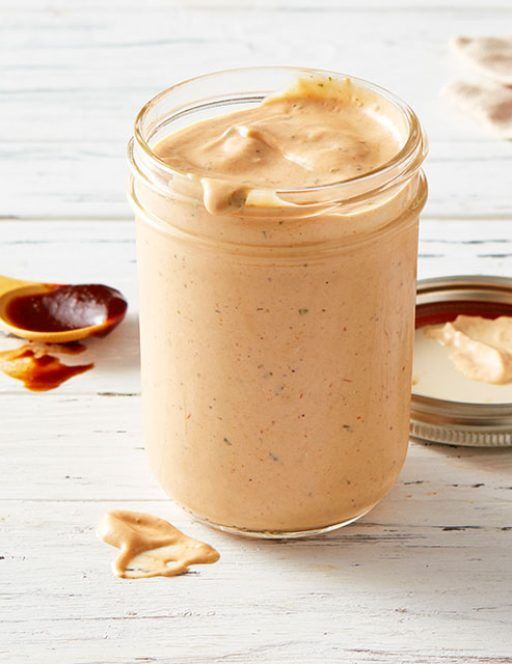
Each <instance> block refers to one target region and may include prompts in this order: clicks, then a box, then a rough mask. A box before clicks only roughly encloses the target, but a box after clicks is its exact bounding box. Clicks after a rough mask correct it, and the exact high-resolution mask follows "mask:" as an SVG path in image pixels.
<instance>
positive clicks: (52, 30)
mask: <svg viewBox="0 0 512 664" xmlns="http://www.w3.org/2000/svg"><path fill="white" fill-rule="evenodd" d="M121 6H123V10H121V9H120V7H121ZM194 7H195V6H194V5H191V6H189V5H188V4H187V3H185V2H174V3H167V2H164V1H163V0H160V1H159V2H151V3H147V4H146V5H144V11H145V12H147V13H145V20H141V9H140V5H138V4H135V3H131V2H126V5H123V4H122V3H121V4H120V0H118V2H117V3H116V4H111V3H103V4H101V5H100V4H97V5H90V4H88V3H84V2H82V1H78V0H75V2H73V3H69V2H64V0H57V1H56V2H54V3H52V4H45V3H43V4H37V3H34V2H26V3H15V4H14V5H13V4H10V3H8V2H7V3H3V4H2V6H1V7H0V35H1V41H0V43H1V49H2V51H1V57H0V101H1V104H0V142H1V146H2V147H1V149H0V178H1V180H0V181H2V183H3V188H2V190H3V196H2V202H1V206H0V214H2V215H3V216H11V215H12V216H32V217H34V216H46V217H48V216H63V215H70V216H90V215H101V216H107V217H117V216H127V215H128V214H129V213H128V209H127V205H126V202H125V198H124V188H125V182H126V167H125V164H124V160H125V158H124V155H125V144H126V141H127V138H128V137H129V135H130V133H131V123H132V120H133V118H134V116H135V113H136V111H137V110H138V108H139V107H140V106H141V105H142V103H143V102H144V101H146V100H147V99H148V98H149V97H151V96H152V95H154V94H155V93H156V92H157V91H159V90H160V89H162V88H164V87H166V86H167V85H169V84H171V83H173V82H175V81H177V80H179V79H183V78H186V77H188V76H191V75H196V74H199V73H201V72H204V71H211V70H214V69H222V68H225V67H233V66H244V65H256V64H275V63H279V62H285V63H290V64H308V65H310V66H321V67H325V68H332V69H335V70H345V71H348V72H351V73H353V74H357V75H360V76H363V77H366V78H369V79H372V80H375V81H378V82H380V83H381V84H383V85H384V86H387V87H389V88H390V89H392V90H394V91H395V92H397V93H398V94H400V95H401V96H403V97H404V98H405V99H407V100H408V101H409V102H410V103H411V104H412V105H413V106H414V107H415V109H416V110H417V112H418V113H419V115H420V117H421V118H422V120H423V122H424V124H425V127H426V129H427V132H428V134H429V136H430V140H431V144H432V156H431V159H430V163H429V165H428V166H427V168H428V171H429V175H430V178H431V184H432V186H431V197H430V201H429V207H428V211H427V212H428V214H429V215H432V216H439V217H440V216H443V215H444V216H446V215H453V216H456V215H459V216H460V215H490V214H503V211H504V210H505V211H506V212H507V213H510V209H511V208H510V202H509V195H508V194H509V188H510V187H509V184H510V183H509V178H508V177H507V173H508V172H509V171H510V159H511V158H512V156H511V153H510V149H509V145H508V144H507V143H500V142H498V141H495V140H493V139H492V138H490V137H489V136H487V135H486V134H485V133H482V131H481V130H480V129H479V128H478V127H475V126H473V124H472V123H471V122H470V121H469V120H466V119H465V118H461V116H460V115H459V114H458V113H456V112H454V111H453V110H452V109H450V108H449V107H448V106H447V104H446V102H445V101H443V100H441V99H440V97H439V91H440V89H441V87H442V86H443V85H444V83H445V82H446V81H447V80H448V79H449V78H450V77H452V76H453V75H455V73H456V71H458V65H456V63H455V59H454V58H453V56H452V55H450V53H449V49H448V39H449V37H450V36H452V35H453V34H455V33H464V32H466V33H470V34H474V33H477V34H485V33H488V34H497V33H498V34H499V33H501V32H502V31H503V25H505V24H506V23H507V21H510V20H511V18H512V6H510V4H509V3H505V4H502V3H501V4H500V3H498V4H493V5H492V6H489V7H487V6H485V5H484V4H483V3H482V4H481V5H476V6H474V7H473V8H466V9H464V8H463V7H462V3H461V4H460V5H458V7H455V6H454V5H453V3H452V4H451V5H450V7H443V6H441V5H435V6H434V7H430V6H428V5H427V3H425V2H421V3H418V4H414V5H408V9H407V11H405V12H404V3H403V2H398V3H391V4H389V3H384V4H383V5H382V6H380V5H379V4H378V3H374V4H373V6H372V9H371V11H369V10H368V9H367V7H366V5H363V6H359V5H358V4H357V3H356V4H354V3H353V4H346V3H342V4H340V5H337V4H336V3H333V4H332V6H328V5H320V6H319V7H316V5H315V7H314V11H313V7H311V6H306V4H305V3H303V4H302V5H300V3H299V5H297V4H290V5H288V4H286V3H284V4H278V5H270V4H269V5H268V6H265V7H263V6H261V5H257V6H256V5H254V4H252V5H248V4H242V5H240V6H236V5H233V4H229V3H228V4H227V5H225V6H224V7H220V6H217V5H213V4H212V5H211V6H210V5H208V6H205V7H196V8H194ZM292 10H293V11H292Z"/></svg>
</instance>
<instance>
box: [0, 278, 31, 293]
mask: <svg viewBox="0 0 512 664" xmlns="http://www.w3.org/2000/svg"><path fill="white" fill-rule="evenodd" d="M31 283H32V282H31V281H23V280H21V279H11V277H5V276H4V275H2V274H0V297H1V296H2V295H3V294H4V293H8V292H9V291H10V290H13V289H15V288H20V287H21V286H29V285H30V284H31Z"/></svg>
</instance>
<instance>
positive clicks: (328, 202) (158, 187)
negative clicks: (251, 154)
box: [129, 67, 427, 217]
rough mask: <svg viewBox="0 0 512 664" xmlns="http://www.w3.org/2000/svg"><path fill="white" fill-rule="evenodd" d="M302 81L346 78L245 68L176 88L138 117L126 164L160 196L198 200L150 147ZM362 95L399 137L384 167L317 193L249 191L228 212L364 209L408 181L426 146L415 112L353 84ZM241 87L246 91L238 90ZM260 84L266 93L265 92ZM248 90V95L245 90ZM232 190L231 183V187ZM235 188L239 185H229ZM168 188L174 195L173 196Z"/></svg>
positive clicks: (196, 191)
mask: <svg viewBox="0 0 512 664" xmlns="http://www.w3.org/2000/svg"><path fill="white" fill-rule="evenodd" d="M301 76H309V77H311V76H317V77H324V78H325V77H327V76H329V77H330V78H332V77H336V78H337V79H340V80H342V79H343V78H345V77H344V76H342V75H340V74H334V73H332V72H325V71H321V70H307V69H300V68H280V67H270V68H265V67H264V68H247V69H243V70H230V71H225V72H217V73H214V74H208V75H206V76H201V77H198V78H196V79H192V80H189V81H186V82H184V83H180V84H178V85H176V86H173V87H172V88H169V89H168V90H165V91H164V92H162V93H160V94H159V95H157V97H155V98H154V99H152V100H151V101H150V102H148V103H147V104H146V105H145V106H144V107H143V109H142V110H141V111H140V113H139V115H138V117H137V120H136V124H135V136H134V139H133V140H132V141H131V143H130V147H129V158H130V164H131V167H132V172H133V175H134V177H135V178H136V179H139V178H141V179H143V180H144V181H145V186H146V187H148V188H151V189H152V190H153V191H154V192H155V193H158V194H159V195H162V196H165V195H171V194H172V193H177V194H179V195H182V196H191V197H192V198H195V199H199V198H201V197H203V200H204V193H205V192H204V190H203V189H202V187H201V186H198V182H197V181H196V182H193V181H192V180H191V179H190V178H189V177H187V174H186V173H179V172H177V171H175V170H173V169H172V168H171V167H170V166H169V165H168V164H166V163H165V162H164V161H163V160H161V159H159V157H158V156H157V154H156V152H155V150H154V148H155V145H157V144H158V143H159V142H160V141H161V140H162V139H163V138H165V137H166V136H167V135H169V134H170V133H173V132H174V131H177V130H179V129H181V128H183V127H186V126H187V125H190V124H194V123H196V122H198V121H201V120H203V119H205V118H207V117H210V118H211V117H212V114H214V115H224V114H226V113H229V112H232V111H233V110H240V109H243V108H248V107H251V106H252V107H253V106H255V105H258V104H260V103H261V101H262V100H263V99H264V98H265V97H266V96H268V95H269V94H273V93H275V92H276V90H282V89H284V88H286V87H288V86H289V84H290V81H294V80H297V79H298V78H300V77H301ZM351 80H352V82H353V84H354V85H355V86H356V87H357V89H360V90H361V91H362V92H364V93H368V94H371V95H373V96H374V97H375V99H377V100H378V102H379V104H380V106H381V107H382V108H383V109H385V114H386V115H387V116H388V117H389V121H390V122H391V123H392V124H393V125H394V126H395V127H396V129H397V132H398V133H399V134H400V135H401V137H402V146H401V148H400V150H399V151H398V153H397V154H396V155H395V156H394V157H393V158H392V159H391V160H390V161H389V162H387V163H385V164H383V165H382V166H380V167H379V168H377V169H376V170H374V171H372V172H369V173H366V174H364V175H362V176H358V177H355V178H352V179H350V180H345V181H341V182H334V183H332V184H324V185H320V186H317V187H306V188H282V189H259V188H254V189H251V190H250V193H249V194H248V196H247V205H244V206H243V209H238V208H236V207H235V208H233V209H231V210H230V211H229V212H230V213H231V214H234V215H239V214H241V215H243V216H244V217H257V216H265V217H268V216H272V215H274V214H276V215H278V216H282V215H287V216H288V215H291V216H293V215H295V216H297V217H303V216H314V215H315V214H319V213H325V212H326V210H328V209H330V208H332V207H336V208H339V207H340V206H343V207H344V208H345V209H351V208H353V207H354V206H357V205H365V204H366V203H367V202H368V201H371V200H372V199H374V198H375V197H379V196H381V195H382V194H383V193H384V192H386V191H387V190H390V189H396V188H397V187H400V186H402V185H404V184H405V183H406V182H407V181H408V180H410V179H412V178H413V177H414V175H415V174H416V172H417V171H418V169H419V168H420V167H421V164H422V162H423V160H424V158H425V155H426V151H427V144H426V139H425V135H424V133H423V130H422V128H421V125H420V123H419V121H418V119H417V117H416V115H415V114H414V112H413V111H412V110H411V109H410V108H409V107H408V106H407V105H406V104H404V103H403V102H402V101H401V100H399V99H398V98H396V97H395V96H394V95H392V94H391V93H389V92H388V91H386V90H384V89H381V88H379V87H378V86H375V85H373V84H371V83H368V82H367V81H362V80H359V79H356V78H353V77H352V78H351ZM241 86H243V87H241ZM262 86H265V89H264V90H263V91H262ZM248 88H249V91H247V89H248ZM231 183H232V184H233V182H231ZM234 185H235V186H236V182H235V183H234ZM171 190H173V192H171Z"/></svg>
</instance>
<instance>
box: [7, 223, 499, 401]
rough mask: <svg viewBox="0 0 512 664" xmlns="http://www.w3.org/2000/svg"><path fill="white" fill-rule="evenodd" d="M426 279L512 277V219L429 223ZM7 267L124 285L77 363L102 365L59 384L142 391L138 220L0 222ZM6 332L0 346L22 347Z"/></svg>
mask: <svg viewBox="0 0 512 664" xmlns="http://www.w3.org/2000/svg"><path fill="white" fill-rule="evenodd" d="M419 253H420V259H419V277H420V278H426V277H431V276H441V275H448V274H461V273H462V274H463V273H467V274H468V273H469V274H471V273H475V274H498V275H504V276H512V223H510V221H490V220H487V219H479V220H475V221H472V222H464V224H463V225H462V222H459V221H422V222H421V241H420V248H419ZM0 254H1V255H2V272H3V273H5V274H8V275H11V276H15V277H20V278H28V279H34V280H40V281H49V282H59V283H72V282H75V283H77V282H82V283H91V282H102V283H107V284H109V285H111V286H114V287H116V288H119V289H120V290H121V291H122V292H123V293H124V294H125V296H126V297H127V299H128V302H129V313H128V316H127V319H126V321H125V322H124V323H123V324H122V325H121V326H120V327H119V328H118V329H117V330H115V331H114V332H113V333H112V334H111V335H110V336H108V337H107V338H105V339H102V340H93V341H91V342H89V347H88V351H87V352H86V353H84V354H81V355H76V356H74V357H72V358H68V360H67V361H69V362H70V363H78V364H81V363H87V362H95V363H96V366H95V368H94V369H93V370H92V371H89V372H87V373H85V374H82V375H80V376H75V377H74V378H72V379H71V380H70V381H69V382H67V383H64V384H63V385H62V386H61V387H59V388H58V391H59V393H62V394H84V393H85V394H95V393H105V392H114V393H121V394H134V393H135V394H137V393H138V392H139V390H140V384H139V375H138V325H137V288H136V264H135V246H134V227H133V223H132V222H112V221H104V222H102V221H89V222H85V221H79V220H76V221H74V222H73V223H65V222H62V221H56V222H44V223H43V222H38V221H33V222H29V221H23V222H17V221H3V222H0ZM15 343H17V342H15V341H14V340H12V339H6V338H5V337H4V338H2V337H1V336H0V348H7V347H11V346H13V345H15ZM2 392H6V393H11V392H15V393H19V394H23V395H27V392H26V390H24V388H23V387H21V385H20V384H19V383H18V382H17V381H14V380H13V379H11V378H8V377H7V376H4V375H3V374H0V393H2Z"/></svg>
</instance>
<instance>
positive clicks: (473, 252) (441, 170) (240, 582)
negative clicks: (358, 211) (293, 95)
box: [0, 0, 512, 664]
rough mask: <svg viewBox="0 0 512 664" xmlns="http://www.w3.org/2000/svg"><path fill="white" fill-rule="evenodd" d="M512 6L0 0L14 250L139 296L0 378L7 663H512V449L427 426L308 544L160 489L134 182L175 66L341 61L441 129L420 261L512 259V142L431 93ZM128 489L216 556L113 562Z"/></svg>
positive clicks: (468, 266) (441, 264) (1, 598)
mask: <svg viewBox="0 0 512 664" xmlns="http://www.w3.org/2000/svg"><path fill="white" fill-rule="evenodd" d="M488 5H492V6H488ZM511 21H512V6H511V4H510V0H493V2H492V3H488V2H486V0H452V2H451V3H449V7H448V6H445V5H444V4H443V3H441V2H438V3H435V2H431V0H417V1H416V2H412V0H409V1H406V0H383V1H382V2H380V1H379V0H364V1H363V2H356V1H355V0H351V1H347V2H345V1H343V0H294V1H293V2H285V0H281V2H273V1H272V0H259V1H258V2H253V3H249V2H245V1H242V0H239V1H237V0H218V1H217V2H214V1H213V0H210V1H208V0H188V1H187V0H182V1H181V2H180V1H178V0H147V1H144V0H137V1H135V0H109V1H108V2H103V1H100V0H1V1H0V194H1V195H0V215H1V221H0V250H1V254H0V255H1V261H2V262H1V272H2V273H6V274H10V275H13V276H19V277H26V278H29V277H33V278H39V279H42V280H44V279H47V280H50V281H103V282H105V283H109V284H112V285H113V286H117V287H119V288H120V289H122V290H123V292H124V293H125V294H126V295H127V296H128V299H129V301H130V315H129V317H128V319H127V321H126V322H125V323H124V324H123V325H122V326H121V328H119V329H118V330H117V331H116V332H115V333H114V334H112V335H111V337H109V338H107V339H105V340H104V341H101V342H97V343H94V344H91V346H90V350H89V351H88V354H89V355H90V356H91V357H93V358H94V361H95V362H96V363H97V367H96V369H95V370H93V371H91V372H89V373H86V374H84V375H82V376H79V377H76V378H74V379H72V380H71V381H69V383H67V384H65V385H63V386H62V387H61V388H60V389H58V390H55V391H53V392H49V393H45V394H33V393H30V392H27V391H25V390H23V389H22V388H21V387H20V386H19V385H18V384H17V383H16V382H15V381H13V380H10V379H8V378H6V377H4V376H0V404H1V413H0V414H1V436H0V444H1V462H0V464H1V465H0V469H1V475H0V477H1V484H0V661H2V662H6V663H7V664H18V663H23V664H25V663H27V662H30V663H32V662H37V663H44V664H46V663H50V664H54V663H61V662H62V663H65V664H78V663H80V664H100V663H101V664H107V663H109V664H110V663H116V664H118V663H123V664H124V663H128V662H129V663H136V662H161V663H168V662H171V663H176V664H192V663H201V664H202V663H209V662H241V663H252V662H265V663H268V662H271V663H272V662H290V663H303V662H347V663H348V664H352V663H353V662H354V663H358V662H373V663H386V664H400V663H402V662H404V663H412V664H424V663H426V664H430V663H432V662H440V663H442V664H452V663H453V664H455V663H457V664H466V663H469V664H472V663H476V662H478V663H482V664H483V663H486V664H490V663H492V664H498V663H505V662H512V617H511V613H512V574H511V567H512V565H511V561H512V554H511V545H512V452H511V451H509V450H488V451H481V450H469V449H463V448H449V447H442V446H435V445H433V446H424V445H417V444H413V445H412V446H411V449H410V454H409V457H408V460H407V463H406V465H405V468H404V470H403V472H402V474H401V476H400V478H399V481H398V483H397V485H396V487H395V488H394V490H393V491H392V493H391V494H390V495H389V497H388V498H387V499H386V500H385V501H384V502H383V503H382V504H381V505H380V506H379V507H378V508H376V509H375V510H374V511H373V512H372V513H371V514H370V515H369V516H368V517H366V518H365V519H364V520H363V521H361V522H360V523H359V524H357V525H355V526H352V527H350V528H347V529H345V530H343V531H340V532H338V533H336V534H333V535H331V536H329V537H325V538H321V539H312V540H307V541H302V542H290V543H279V542H254V541H245V540H241V539H237V538H234V537H229V536H226V535H222V534H220V533H217V532H214V531H210V530H208V529H207V528H205V527H203V526H201V525H199V524H197V523H195V522H194V521H193V520H191V518H190V517H188V516H187V515H185V514H184V513H183V512H181V511H180V510H179V509H178V508H176V507H174V506H173V505H172V504H171V503H170V502H169V501H168V500H167V499H166V497H165V495H164V494H163V492H162V491H161V490H160V488H159V487H158V486H157V485H156V483H155V481H154V480H153V479H152V477H151V476H150V474H149V472H148V470H147V468H146V462H145V456H144V451H143V448H142V440H141V429H140V413H139V409H140V403H139V390H140V388H139V376H138V344H137V301H136V292H135V257H134V244H133V227H132V223H131V221H130V216H131V215H130V211H129V209H128V206H127V203H126V201H125V194H124V188H125V180H126V169H125V165H124V146H125V142H126V140H127V138H128V136H129V134H130V127H131V121H132V118H133V117H134V114H135V112H136V110H137V109H138V107H139V106H140V105H141V104H142V103H143V102H144V101H145V100H146V99H147V98H149V97H150V96H152V95H153V94H154V93H155V92H157V91H158V90H159V89H161V88H163V87H165V86H167V85H168V84H170V83H172V82H173V81H176V80H178V79H182V78H185V77H188V76H190V75H193V74H197V73H200V72H203V71H207V70H213V69H218V68H224V67H232V66H237V65H248V64H275V63H290V64H307V65H318V66H322V67H326V68H332V69H336V70H344V71H348V72H351V73H353V74H356V75H360V76H362V77H367V78H370V79H372V80H375V81H378V82H380V83H381V84H383V85H385V86H387V87H389V88H391V89H393V90H394V91H395V92H397V93H399V94H401V95H402V96H403V97H404V98H405V99H407V100H408V101H409V102H410V103H412V104H413V105H414V107H415V108H416V110H417V111H418V113H419V114H420V115H421V116H422V119H423V121H424V123H425V126H426V128H427V131H428V133H429V136H430V141H431V156H430V158H429V161H428V163H427V167H426V168H427V172H428V176H429V180H430V186H431V194H430V200H429V203H428V206H427V208H426V210H425V214H424V216H423V221H422V239H421V246H420V276H421V277H425V276H434V275H442V274H454V273H464V272H467V273H488V274H504V275H508V276H512V224H511V223H510V220H511V218H512V200H511V196H512V192H511V166H512V145H511V144H510V143H504V142H497V141H494V140H492V139H491V138H489V137H488V136H486V135H485V134H482V133H481V132H480V131H479V130H478V129H475V128H474V127H473V126H472V125H471V123H469V122H468V121H466V120H464V119H463V118H460V116H458V115H456V114H455V113H454V112H453V111H452V110H450V109H449V108H447V107H446V106H445V104H444V102H443V101H442V100H440V98H439V95H438V92H439V88H440V87H441V86H442V84H443V83H444V82H445V81H447V80H448V78H449V77H450V76H452V75H453V74H454V73H455V71H456V65H455V64H454V62H453V60H452V57H451V56H450V55H449V53H448V48H447V40H448V38H449V37H450V36H451V35H453V34H456V33H471V34H479V33H481V34H486V33H487V34H493V33H498V34H499V33H502V32H504V31H505V32H506V31H507V28H508V31H510V30H509V28H510V22H511ZM0 341H1V342H2V344H3V345H4V346H5V345H8V344H9V343H10V344H12V340H9V339H3V340H1V339H0ZM81 360H82V357H80V361H81ZM114 507H124V508H128V509H135V510H142V511H149V512H153V513H156V514H159V515H161V516H163V517H165V518H168V519H170V520H171V521H173V522H174V523H176V524H177V525H178V526H179V527H182V528H184V529H185V530H186V532H187V533H189V534H191V535H193V536H194V535H195V536H197V537H199V538H204V539H205V540H207V541H208V542H210V543H212V544H213V545H214V546H216V547H217V548H218V549H219V550H220V552H221V554H222V559H221V561H220V562H219V563H218V564H216V565H214V566H212V567H202V568H196V570H194V571H193V572H192V573H190V574H188V575H186V576H183V577H179V578H175V579H151V580H143V581H138V582H127V581H121V580H117V579H115V578H113V577H112V575H111V572H110V569H109V563H110V560H111V558H112V556H113V555H114V551H113V550H112V549H110V548H108V547H106V546H105V545H104V544H102V543H100V542H98V541H97V540H96V538H95V536H94V527H95V524H96V522H97V520H98V518H99V517H100V515H101V514H102V513H103V512H104V511H105V510H107V509H110V508H114Z"/></svg>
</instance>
